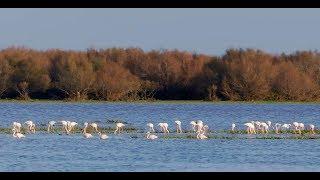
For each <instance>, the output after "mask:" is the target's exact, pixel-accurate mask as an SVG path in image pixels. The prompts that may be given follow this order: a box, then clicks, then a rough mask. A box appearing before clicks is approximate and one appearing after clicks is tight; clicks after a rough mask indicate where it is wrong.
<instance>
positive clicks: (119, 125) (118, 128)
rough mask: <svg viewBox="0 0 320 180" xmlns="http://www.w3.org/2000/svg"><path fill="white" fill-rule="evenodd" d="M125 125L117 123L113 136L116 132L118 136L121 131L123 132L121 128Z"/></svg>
mask: <svg viewBox="0 0 320 180" xmlns="http://www.w3.org/2000/svg"><path fill="white" fill-rule="evenodd" d="M124 126H125V125H124V124H123V123H117V124H116V130H115V131H114V134H116V133H117V132H118V134H120V132H121V130H122V131H123V127H124Z"/></svg>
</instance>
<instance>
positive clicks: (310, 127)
mask: <svg viewBox="0 0 320 180" xmlns="http://www.w3.org/2000/svg"><path fill="white" fill-rule="evenodd" d="M314 128H315V126H314V125H313V124H309V129H310V131H311V133H312V134H316V133H315V132H314Z"/></svg>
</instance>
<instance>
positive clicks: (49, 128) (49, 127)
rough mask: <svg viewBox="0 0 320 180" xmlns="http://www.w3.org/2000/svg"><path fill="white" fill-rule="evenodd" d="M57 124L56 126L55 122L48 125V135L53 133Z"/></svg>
mask: <svg viewBox="0 0 320 180" xmlns="http://www.w3.org/2000/svg"><path fill="white" fill-rule="evenodd" d="M55 124H56V122H55V121H50V122H49V123H48V129H47V131H48V133H50V132H51V131H53V126H54V125H55Z"/></svg>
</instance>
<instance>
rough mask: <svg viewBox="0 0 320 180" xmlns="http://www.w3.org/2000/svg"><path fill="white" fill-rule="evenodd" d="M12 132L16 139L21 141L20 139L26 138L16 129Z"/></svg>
mask: <svg viewBox="0 0 320 180" xmlns="http://www.w3.org/2000/svg"><path fill="white" fill-rule="evenodd" d="M12 132H13V134H12V136H13V137H15V138H18V139H20V138H24V137H26V136H25V135H23V134H21V133H19V132H17V130H16V129H15V128H13V129H12Z"/></svg>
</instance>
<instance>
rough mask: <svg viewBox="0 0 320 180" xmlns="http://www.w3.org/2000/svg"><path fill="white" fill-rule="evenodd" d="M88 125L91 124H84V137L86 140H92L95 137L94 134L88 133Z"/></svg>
mask: <svg viewBox="0 0 320 180" xmlns="http://www.w3.org/2000/svg"><path fill="white" fill-rule="evenodd" d="M88 125H89V124H88V123H87V122H85V123H84V128H83V136H84V137H85V138H92V137H93V136H92V134H90V133H87V128H88Z"/></svg>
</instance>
